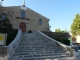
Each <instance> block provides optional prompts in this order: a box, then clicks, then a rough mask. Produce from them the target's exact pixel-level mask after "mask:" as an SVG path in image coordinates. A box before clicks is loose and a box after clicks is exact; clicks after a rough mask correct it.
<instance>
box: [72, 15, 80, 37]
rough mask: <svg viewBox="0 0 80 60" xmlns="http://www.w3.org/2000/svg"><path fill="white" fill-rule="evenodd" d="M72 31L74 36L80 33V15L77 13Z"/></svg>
mask: <svg viewBox="0 0 80 60" xmlns="http://www.w3.org/2000/svg"><path fill="white" fill-rule="evenodd" d="M71 33H72V35H73V36H76V35H78V34H80V15H79V14H76V17H75V19H74V20H73V23H72V25H71Z"/></svg>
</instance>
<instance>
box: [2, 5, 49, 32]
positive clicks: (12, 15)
mask: <svg viewBox="0 0 80 60" xmlns="http://www.w3.org/2000/svg"><path fill="white" fill-rule="evenodd" d="M21 11H22V9H21V6H10V7H4V11H3V13H6V16H7V17H8V18H9V19H10V22H11V24H12V26H13V28H14V29H19V28H20V23H25V24H26V26H25V28H26V31H29V30H32V31H38V30H39V31H50V28H49V19H48V18H46V17H44V16H42V15H40V14H39V13H37V12H35V11H33V10H31V9H30V8H27V10H26V11H25V13H26V16H25V18H24V19H22V18H21ZM39 19H41V20H42V24H41V25H40V24H39Z"/></svg>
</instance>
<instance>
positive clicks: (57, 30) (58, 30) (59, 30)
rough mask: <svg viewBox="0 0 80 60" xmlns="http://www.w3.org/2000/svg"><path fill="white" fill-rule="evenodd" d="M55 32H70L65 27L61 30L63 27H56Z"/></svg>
mask: <svg viewBox="0 0 80 60" xmlns="http://www.w3.org/2000/svg"><path fill="white" fill-rule="evenodd" d="M55 32H60V33H68V30H67V29H65V30H61V29H59V28H58V29H55Z"/></svg>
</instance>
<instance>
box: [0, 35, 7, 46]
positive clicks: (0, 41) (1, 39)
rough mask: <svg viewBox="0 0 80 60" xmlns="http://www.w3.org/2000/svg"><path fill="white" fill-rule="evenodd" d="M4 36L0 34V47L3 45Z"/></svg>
mask: <svg viewBox="0 0 80 60" xmlns="http://www.w3.org/2000/svg"><path fill="white" fill-rule="evenodd" d="M5 42H6V34H0V45H5Z"/></svg>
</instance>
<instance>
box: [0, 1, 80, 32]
mask: <svg viewBox="0 0 80 60" xmlns="http://www.w3.org/2000/svg"><path fill="white" fill-rule="evenodd" d="M0 2H1V0H0ZM22 3H23V0H4V1H3V2H2V4H3V6H21V5H22ZM25 5H26V6H27V7H29V8H30V9H32V10H34V11H36V12H38V13H39V14H41V15H43V16H45V17H47V18H49V19H50V21H49V25H50V26H51V28H50V30H51V31H55V29H57V28H60V29H61V30H65V29H67V30H70V27H71V24H72V23H73V20H74V18H75V15H76V14H77V13H79V14H80V0H25Z"/></svg>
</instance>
